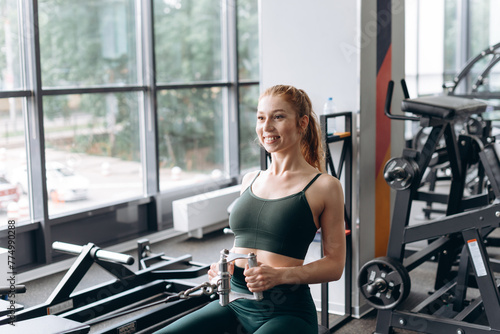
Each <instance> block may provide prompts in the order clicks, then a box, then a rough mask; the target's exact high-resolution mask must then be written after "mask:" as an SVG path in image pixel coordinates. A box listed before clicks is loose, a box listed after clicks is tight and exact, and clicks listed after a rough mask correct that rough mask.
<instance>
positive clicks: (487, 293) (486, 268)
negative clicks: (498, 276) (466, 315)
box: [462, 228, 500, 330]
mask: <svg viewBox="0 0 500 334" xmlns="http://www.w3.org/2000/svg"><path fill="white" fill-rule="evenodd" d="M462 235H463V237H464V240H465V241H466V243H467V250H468V252H469V258H470V260H471V262H472V264H473V265H472V267H473V268H474V273H475V274H476V282H477V285H478V287H479V291H480V292H481V297H482V299H483V304H484V311H485V313H486V316H487V318H488V323H489V325H490V326H491V327H492V328H494V329H498V330H500V317H499V316H498V315H499V314H500V293H499V291H498V288H497V284H496V282H495V276H494V273H493V271H492V270H491V268H490V265H489V257H488V253H487V252H486V247H485V246H484V242H483V238H482V237H481V235H480V233H479V231H478V229H477V228H474V229H468V230H464V231H463V232H462Z"/></svg>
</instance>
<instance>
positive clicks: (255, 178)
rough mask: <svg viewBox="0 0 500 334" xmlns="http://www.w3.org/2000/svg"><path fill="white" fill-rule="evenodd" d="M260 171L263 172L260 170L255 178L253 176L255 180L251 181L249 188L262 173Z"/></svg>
mask: <svg viewBox="0 0 500 334" xmlns="http://www.w3.org/2000/svg"><path fill="white" fill-rule="evenodd" d="M260 172H261V171H259V172H258V173H257V175H255V177H254V178H253V180H252V183H250V186H249V188H250V187H252V185H253V183H254V182H255V180H257V178H258V177H259V175H260Z"/></svg>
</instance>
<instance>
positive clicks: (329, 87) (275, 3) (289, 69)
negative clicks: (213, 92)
mask: <svg viewBox="0 0 500 334" xmlns="http://www.w3.org/2000/svg"><path fill="white" fill-rule="evenodd" d="M358 6H359V4H358V1H333V0H307V1H305V0H261V1H260V11H261V13H260V20H261V21H260V41H261V59H260V64H261V73H260V76H261V89H262V90H264V89H265V88H267V87H269V86H272V85H275V84H290V85H293V86H296V87H298V88H302V89H304V90H305V91H306V92H307V94H308V95H309V97H310V98H311V101H312V103H313V109H314V110H315V111H316V113H318V114H321V112H322V109H323V104H324V102H325V101H326V99H327V98H328V97H330V96H331V97H333V100H334V101H335V104H336V105H337V109H338V111H353V112H357V111H358V110H359V51H360V48H359V46H358V45H359V42H358V40H359V38H358V35H359V32H358V31H359V28H358V27H359V8H358ZM354 142H355V141H354ZM354 166H356V162H354ZM355 189H356V181H355V180H354V182H353V196H356V195H355V194H356V191H355ZM356 217H357V214H356V207H355V203H353V214H352V218H353V221H354V222H355V221H356ZM353 243H354V241H353ZM312 247H313V248H314V247H316V248H317V245H312ZM308 255H309V256H310V258H309V260H314V258H315V257H316V258H317V257H319V249H310V252H309V253H308ZM353 256H355V255H354V254H353ZM353 289H355V287H354V286H353ZM312 292H313V298H314V299H315V301H316V302H317V305H318V306H319V297H320V290H319V286H312ZM344 293H345V285H344V280H343V279H341V280H340V281H338V282H334V283H330V289H329V295H330V298H329V302H330V306H329V309H330V310H331V311H333V312H335V313H342V312H343V310H344V304H343V300H344V299H343V295H344ZM353 303H356V302H355V301H353Z"/></svg>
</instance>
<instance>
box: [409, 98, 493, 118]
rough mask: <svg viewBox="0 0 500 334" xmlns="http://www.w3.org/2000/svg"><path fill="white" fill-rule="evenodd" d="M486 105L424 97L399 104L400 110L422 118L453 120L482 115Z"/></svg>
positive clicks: (455, 99) (464, 100) (465, 100)
mask: <svg viewBox="0 0 500 334" xmlns="http://www.w3.org/2000/svg"><path fill="white" fill-rule="evenodd" d="M486 106H487V104H486V103H484V102H481V101H477V100H473V99H467V98H463V97H456V96H424V97H418V98H414V99H406V100H403V101H402V102H401V110H402V111H405V112H410V113H412V114H415V115H420V116H424V117H434V118H439V119H453V118H456V117H466V116H470V115H474V114H482V113H483V112H484V111H485V110H486Z"/></svg>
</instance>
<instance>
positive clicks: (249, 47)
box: [238, 0, 259, 80]
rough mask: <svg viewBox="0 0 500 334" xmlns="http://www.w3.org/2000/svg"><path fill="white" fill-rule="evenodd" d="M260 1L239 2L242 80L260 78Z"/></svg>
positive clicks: (239, 44)
mask: <svg viewBox="0 0 500 334" xmlns="http://www.w3.org/2000/svg"><path fill="white" fill-rule="evenodd" d="M258 15H259V11H258V1H257V0H251V1H245V2H243V1H239V2H238V71H239V77H240V79H241V80H259V16H258Z"/></svg>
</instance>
